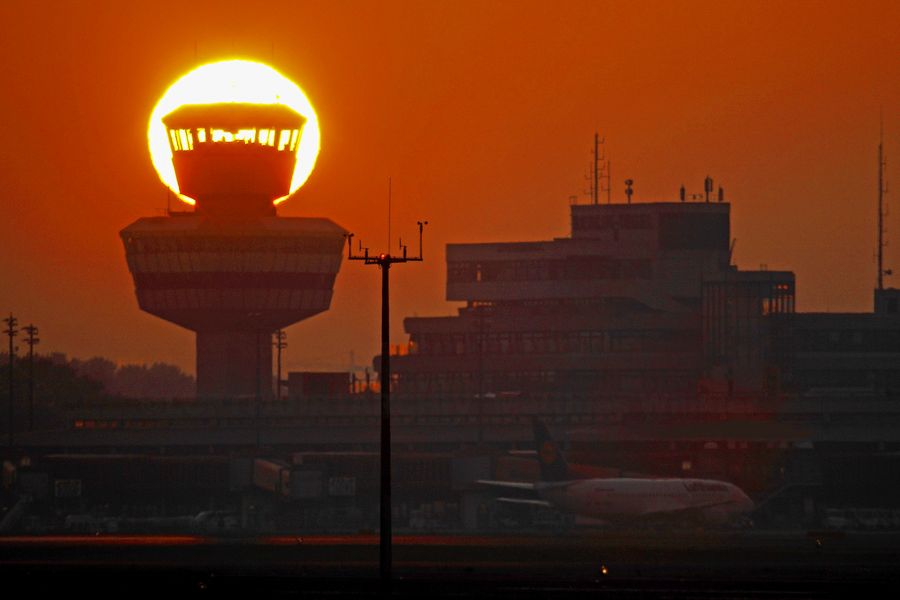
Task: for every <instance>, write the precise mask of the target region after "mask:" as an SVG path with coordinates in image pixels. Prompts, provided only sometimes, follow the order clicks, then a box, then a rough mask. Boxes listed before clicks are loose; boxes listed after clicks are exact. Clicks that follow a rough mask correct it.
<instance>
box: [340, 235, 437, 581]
mask: <svg viewBox="0 0 900 600" xmlns="http://www.w3.org/2000/svg"><path fill="white" fill-rule="evenodd" d="M416 224H417V225H418V226H419V255H418V256H408V255H407V251H406V246H405V245H404V244H403V241H402V240H401V241H400V251H401V256H391V255H390V254H387V253H383V254H379V255H377V256H370V255H369V249H368V248H363V247H362V243H360V244H359V251H361V252H362V254H356V255H354V254H353V234H352V233H348V234H347V236H346V237H347V260H361V261H363V264H366V265H378V266H379V267H381V368H380V369H379V373H378V379H379V383H380V386H381V499H380V517H381V519H380V532H379V544H378V546H379V554H378V557H379V560H378V564H379V571H380V573H381V582H382V584H383V585H385V586H387V585H389V584H390V581H391V571H392V563H393V559H392V537H393V530H392V525H391V347H390V333H391V331H390V330H391V311H390V278H389V277H388V275H389V273H390V268H391V265H392V264H395V263H406V262H422V230H423V229H424V228H425V225H428V221H417V222H416Z"/></svg>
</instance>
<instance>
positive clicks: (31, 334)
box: [22, 323, 41, 431]
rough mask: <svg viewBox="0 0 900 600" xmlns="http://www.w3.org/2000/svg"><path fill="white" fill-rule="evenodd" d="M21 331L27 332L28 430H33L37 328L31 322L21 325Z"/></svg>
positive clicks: (38, 341) (38, 340)
mask: <svg viewBox="0 0 900 600" xmlns="http://www.w3.org/2000/svg"><path fill="white" fill-rule="evenodd" d="M22 331H24V332H25V333H27V334H28V339H27V340H25V341H26V342H27V343H28V431H34V346H35V344H38V343H40V341H41V340H40V339H39V338H38V337H37V334H38V328H37V327H35V326H34V325H33V324H30V323H29V325H28V326H27V327H23V328H22Z"/></svg>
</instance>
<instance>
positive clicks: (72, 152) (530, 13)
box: [0, 0, 900, 371]
mask: <svg viewBox="0 0 900 600" xmlns="http://www.w3.org/2000/svg"><path fill="white" fill-rule="evenodd" d="M898 31H900V2H896V1H886V2H865V1H858V0H855V1H852V2H785V1H777V2H723V1H721V0H720V1H716V2H602V1H591V2H576V1H562V2H560V1H554V2H550V1H545V2H490V1H487V0H482V1H477V2H467V1H459V0H456V1H453V2H437V1H426V0H421V1H415V2H414V1H408V2H396V3H395V2H334V1H328V2H324V1H323V2H297V1H289V2H264V1H261V0H257V1H255V2H252V3H251V2H246V1H234V2H227V1H222V0H216V1H210V2H198V1H191V2H185V1H184V0H179V1H175V2H169V1H163V0H155V1H153V2H138V1H134V2H122V1H111V2H93V1H80V2H76V1H69V2H67V1H62V0H60V1H58V2H46V1H44V2H32V1H24V2H20V1H18V0H13V1H10V0H2V2H0V80H2V82H3V88H2V93H0V111H2V113H0V114H2V115H3V116H2V123H3V134H2V139H3V144H2V148H0V185H2V188H0V189H2V194H3V209H4V211H3V212H4V217H5V218H3V219H2V220H0V249H2V252H0V311H2V312H3V313H4V314H5V313H8V312H9V311H13V312H14V313H15V314H16V316H18V317H19V319H20V321H21V322H22V323H28V322H33V323H35V324H36V325H38V327H40V330H41V336H40V337H41V338H42V340H43V342H42V345H41V346H40V349H41V350H42V351H51V350H52V351H62V352H66V353H68V354H70V355H73V356H81V357H88V356H92V355H98V354H99V355H105V356H108V357H110V358H113V359H116V360H119V361H129V362H131V361H137V362H152V361H156V360H162V361H167V362H173V363H176V364H178V365H180V366H182V367H183V368H185V369H187V370H190V371H193V366H194V347H193V334H192V333H191V332H189V331H187V330H184V329H181V328H179V327H177V326H175V325H172V324H170V323H167V322H165V321H163V320H161V319H158V318H156V317H153V316H150V315H147V314H144V313H142V312H141V311H140V310H138V308H137V302H136V300H135V297H134V291H133V286H132V282H131V278H130V276H129V274H128V270H127V268H126V265H125V258H124V252H123V249H122V245H121V241H120V239H119V237H118V232H119V230H120V229H121V228H123V227H124V226H126V225H128V224H129V223H130V222H132V221H134V220H135V219H137V218H138V217H142V216H151V215H158V214H160V213H161V210H162V209H163V208H164V207H165V202H166V194H165V191H164V190H165V188H164V186H163V185H162V184H161V183H160V182H159V180H158V179H157V177H156V173H155V171H154V170H153V167H152V165H151V163H150V159H149V155H148V152H147V144H146V129H147V119H148V118H149V115H150V111H151V109H152V108H153V106H154V104H155V103H156V101H157V99H158V98H159V97H160V96H161V95H162V93H163V92H164V91H165V89H166V88H167V87H168V86H169V85H170V84H171V83H172V82H173V81H174V80H175V79H177V78H178V77H179V76H180V75H182V74H184V73H185V72H187V71H189V70H191V69H192V68H194V67H195V66H198V65H200V64H202V63H205V62H211V61H216V60H221V59H226V58H248V59H253V60H259V61H264V62H267V63H269V64H271V65H272V66H274V67H275V68H277V69H278V70H280V71H281V72H282V73H284V74H285V75H287V76H289V77H290V78H292V79H293V80H294V81H295V82H297V83H298V84H299V85H300V86H301V87H303V89H304V90H305V91H306V93H307V95H308V96H309V98H310V100H311V101H312V102H313V104H314V106H315V107H316V109H317V112H318V114H319V118H320V125H321V131H322V151H321V154H320V155H319V162H318V164H317V167H316V170H315V171H314V172H313V175H312V177H311V178H310V180H309V182H308V183H307V185H306V186H305V187H303V188H302V189H301V190H300V191H299V193H298V194H297V195H296V196H295V197H293V198H292V199H291V200H289V201H288V202H287V203H285V204H283V205H282V207H281V209H280V213H281V214H282V215H288V216H325V217H329V218H331V219H333V220H334V221H335V222H337V223H338V224H340V225H342V226H343V227H345V228H346V229H349V230H351V231H353V232H355V233H356V234H357V237H358V239H361V240H363V241H364V242H365V243H367V245H369V246H370V247H371V248H372V249H373V250H376V249H380V248H381V247H383V245H384V244H385V236H386V203H387V179H388V176H389V175H390V176H391V177H392V178H393V189H394V202H393V204H394V220H393V222H394V226H393V230H394V232H395V233H397V234H405V237H409V238H410V239H411V238H412V234H413V232H414V227H415V221H416V220H419V219H427V220H428V221H430V222H431V225H430V226H429V228H428V230H427V235H426V248H425V250H426V259H427V260H426V262H425V263H424V264H411V265H406V266H401V267H398V268H396V269H395V270H394V271H392V274H393V275H392V284H393V292H394V303H393V309H394V310H393V317H394V321H393V322H394V328H393V336H394V340H393V341H394V342H401V341H404V339H405V336H404V335H403V333H402V318H403V317H404V316H409V315H413V314H418V315H437V314H450V313H453V312H455V310H456V307H455V306H454V305H451V304H448V303H446V302H445V301H444V300H443V298H444V278H445V274H446V269H445V264H444V246H445V244H446V243H448V242H462V241H493V240H532V239H549V238H552V237H559V236H564V235H567V234H568V203H569V196H571V195H574V194H583V193H584V191H585V189H586V182H585V180H584V176H585V173H586V171H587V169H588V165H589V150H590V148H591V144H592V136H593V132H594V131H595V129H599V130H600V131H601V132H602V133H603V134H604V135H605V136H606V139H607V152H608V154H609V155H610V157H611V160H612V175H613V189H614V194H613V201H614V202H622V201H624V194H623V190H624V185H623V184H622V181H623V180H624V179H626V178H633V179H634V180H635V184H634V188H635V196H634V200H635V201H638V202H640V201H651V200H674V199H676V198H677V193H678V187H679V186H680V185H681V184H682V183H684V184H686V186H687V187H688V191H689V192H691V191H700V190H702V180H703V178H704V176H706V175H707V174H709V175H711V176H712V177H713V178H714V179H715V181H716V185H719V184H722V185H724V187H725V190H726V196H727V199H728V200H729V201H730V202H732V203H733V207H732V215H733V216H732V231H733V235H734V236H735V237H736V238H737V245H736V250H735V258H736V261H737V263H738V265H740V266H741V267H743V268H757V267H759V265H760V264H766V265H768V267H769V268H771V269H792V270H794V271H795V272H796V274H797V281H798V308H799V310H804V311H812V310H831V311H863V310H869V309H870V306H871V296H872V288H873V285H874V281H875V263H874V258H873V257H874V250H875V216H876V211H875V198H876V188H877V184H876V176H877V160H876V150H877V143H878V114H879V108H880V107H881V108H883V111H884V121H885V147H886V151H887V153H888V161H889V162H888V171H887V173H888V178H889V180H890V181H893V182H900V141H898V140H900V120H898V118H897V117H898V108H900V33H898ZM898 185H900V183H898ZM896 195H897V194H894V193H892V194H889V195H888V199H889V200H893V198H894V197H895V196H896ZM888 228H889V234H888V239H889V240H891V241H892V242H894V243H892V244H891V245H890V246H889V247H888V251H887V257H888V259H887V266H889V267H890V266H893V267H895V268H896V270H897V272H898V274H900V218H898V216H897V214H896V213H894V214H891V216H890V217H889V218H888ZM395 243H396V241H395ZM898 276H900V275H898ZM887 281H888V282H889V283H891V282H893V283H895V284H898V285H900V282H898V281H897V278H894V279H890V278H889V279H888V280H887ZM378 285H379V274H378V271H377V269H376V268H372V267H363V266H361V265H360V264H359V263H349V264H348V263H344V265H343V266H342V269H341V273H340V274H339V275H338V279H337V284H336V288H335V296H334V301H333V303H332V308H331V310H330V311H329V312H328V313H325V314H322V315H319V316H317V317H314V318H313V319H311V320H309V321H306V322H303V323H300V324H298V325H295V326H293V327H291V328H290V329H289V330H288V334H289V339H288V343H289V348H288V350H287V354H286V365H287V368H288V369H302V368H307V369H324V368H342V367H344V368H345V367H346V366H347V364H348V361H349V357H350V352H351V351H354V352H355V356H356V362H357V363H359V364H366V363H369V362H370V360H371V357H372V355H373V354H374V353H375V351H376V349H377V343H378V333H379V325H378V295H377V294H378Z"/></svg>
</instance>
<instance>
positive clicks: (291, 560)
mask: <svg viewBox="0 0 900 600" xmlns="http://www.w3.org/2000/svg"><path fill="white" fill-rule="evenodd" d="M394 575H395V580H396V581H395V583H394V593H395V595H400V596H404V595H416V594H418V593H421V592H427V593H428V595H431V596H433V597H445V596H447V597H449V596H454V595H459V594H462V595H466V596H468V595H471V594H473V593H478V594H480V593H482V592H485V593H489V594H490V595H492V596H494V597H512V596H515V597H522V595H523V594H525V595H526V596H527V595H528V594H532V593H533V594H536V596H535V597H547V596H556V595H561V596H573V595H574V596H577V595H580V594H582V593H584V594H595V593H597V592H601V591H604V592H616V593H617V594H625V595H628V594H630V593H640V594H641V595H642V597H647V596H649V597H695V596H692V595H691V594H693V593H694V592H699V591H701V590H702V591H703V597H705V598H708V597H723V598H724V597H729V598H733V597H760V595H762V596H766V597H785V596H786V595H790V596H791V597H836V596H835V594H839V595H843V593H848V594H853V595H857V594H859V593H861V592H863V591H864V590H876V589H882V588H884V587H885V586H888V587H893V588H894V589H896V586H897V584H898V582H900V533H868V534H867V533H846V534H838V533H815V532H797V533H778V532H759V531H749V532H715V533H679V534H654V533H649V532H630V533H629V532H616V533H604V532H592V533H591V534H590V535H586V534H585V535H581V534H579V535H572V534H568V535H559V536H449V535H421V536H403V535H401V536H396V537H395V538H394ZM0 576H2V577H3V580H5V581H7V582H9V581H15V582H17V583H18V584H21V585H24V586H26V588H32V589H35V590H40V591H44V592H50V593H55V592H62V591H64V590H71V586H72V585H80V584H84V583H86V582H90V583H89V585H91V587H92V589H94V590H97V591H101V592H102V591H104V589H105V588H104V585H108V590H107V591H111V592H113V591H116V592H118V593H122V592H124V591H125V590H124V589H122V587H121V586H125V588H127V591H128V593H132V594H133V593H137V592H148V593H149V592H150V591H151V590H153V591H154V594H159V593H167V592H168V591H169V590H178V591H179V592H182V593H187V594H190V593H194V592H197V593H200V592H202V593H203V594H207V595H208V594H213V595H216V593H217V590H218V591H220V592H222V593H231V592H233V591H235V590H237V589H238V588H240V587H241V585H250V584H251V583H252V585H254V586H257V587H258V588H259V589H263V590H267V591H273V590H274V588H273V587H272V586H276V587H278V588H279V589H281V588H282V587H283V588H284V592H285V593H287V594H288V595H290V594H291V593H293V592H295V591H302V592H303V593H304V594H306V595H310V594H311V595H313V596H318V595H333V594H338V595H341V594H345V595H350V596H366V595H371V594H376V592H377V591H378V590H379V588H378V585H377V576H378V538H377V536H372V535H334V536H264V537H248V538H223V537H218V538H216V537H203V536H177V535H176V536H165V535H158V536H147V535H135V536H129V535H96V536H47V537H21V536H19V537H5V538H0ZM98 584H101V585H98ZM157 588H160V589H157ZM254 589H256V588H254ZM891 595H893V594H891ZM157 597H158V596H157Z"/></svg>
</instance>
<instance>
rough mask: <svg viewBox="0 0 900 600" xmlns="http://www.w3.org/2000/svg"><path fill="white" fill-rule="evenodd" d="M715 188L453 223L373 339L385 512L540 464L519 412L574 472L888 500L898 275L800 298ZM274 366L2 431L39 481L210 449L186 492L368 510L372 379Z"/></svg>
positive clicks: (780, 495)
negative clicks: (420, 282) (871, 295)
mask: <svg viewBox="0 0 900 600" xmlns="http://www.w3.org/2000/svg"><path fill="white" fill-rule="evenodd" d="M719 200H720V201H685V200H681V201H678V200H676V201H666V202H649V203H628V204H599V203H597V204H574V205H572V206H571V235H570V236H569V237H564V238H557V239H552V240H548V241H537V242H516V243H478V244H450V245H449V246H448V248H447V266H446V269H447V299H448V300H450V301H456V302H463V303H464V304H463V305H462V306H461V307H460V308H459V309H458V313H457V314H455V315H452V316H442V317H410V318H406V319H405V321H404V325H405V329H406V332H407V333H408V334H409V340H408V343H406V344H402V345H400V346H397V347H395V348H394V349H393V351H394V352H395V353H396V355H394V356H392V358H391V362H392V371H393V374H392V381H391V387H392V393H393V396H392V402H393V406H392V414H393V440H394V443H395V458H396V461H397V462H396V463H395V481H396V482H397V485H398V492H397V493H396V495H395V498H396V501H397V502H398V506H399V507H401V508H396V510H397V511H399V512H398V515H397V519H399V520H398V521H397V524H398V526H400V527H401V528H403V527H411V528H415V527H417V526H420V528H424V529H428V528H445V529H453V528H457V529H479V528H483V527H486V526H488V525H490V524H494V525H496V523H497V521H496V520H495V513H494V508H493V505H492V504H491V496H490V494H488V493H487V492H486V491H485V490H481V489H478V488H477V486H475V485H474V484H473V481H474V480H476V479H478V478H497V479H523V478H525V479H528V478H531V479H534V478H535V477H536V476H537V472H536V469H535V466H534V464H533V461H532V460H530V459H529V458H526V457H522V456H510V455H509V451H511V450H517V451H521V450H529V449H531V448H532V447H533V441H532V428H531V424H532V420H533V419H534V417H540V418H542V419H544V420H545V421H546V422H547V423H548V424H549V426H550V428H551V430H552V431H553V432H554V434H555V435H556V436H557V437H559V438H560V439H561V440H563V441H564V443H565V446H566V448H567V451H568V453H569V461H570V463H577V464H580V465H585V469H586V471H585V472H587V473H590V474H594V475H603V474H615V475H619V474H628V473H639V474H649V475H655V476H662V477H678V476H685V477H686V476H691V477H707V478H716V479H723V480H728V481H732V482H734V483H736V484H737V485H739V486H741V487H742V488H743V489H745V490H746V491H747V493H748V494H750V495H751V496H752V497H753V498H754V499H755V500H757V502H758V503H759V504H761V510H763V511H764V512H765V515H764V516H766V517H767V518H769V519H770V520H771V521H772V522H773V523H776V524H782V525H784V524H787V523H794V524H797V523H804V524H812V523H816V522H818V521H820V520H821V519H822V517H823V514H824V512H823V511H825V510H829V509H832V508H841V507H866V506H869V505H871V504H872V502H874V500H873V499H872V498H873V494H874V493H875V491H877V494H876V496H877V502H876V504H877V505H878V506H877V507H875V508H883V509H893V508H897V509H900V478H898V476H897V474H898V473H900V460H898V458H897V456H900V312H898V300H900V291H898V290H894V289H882V290H877V291H876V293H875V302H874V310H873V312H871V313H860V314H837V313H798V312H796V309H795V297H796V282H795V277H794V274H793V273H792V272H788V271H766V270H758V271H744V270H741V269H739V268H737V267H736V266H735V265H734V264H733V260H732V247H733V246H732V241H731V240H732V237H731V232H730V208H731V206H730V204H729V203H726V202H724V201H721V196H720V197H719ZM379 364H380V361H379V360H378V358H377V357H376V358H375V360H374V369H375V370H376V371H377V370H378V368H379ZM341 380H343V381H344V382H345V383H344V385H341V383H340V382H341ZM288 381H289V385H288V389H289V394H288V395H287V397H278V396H280V395H273V394H269V393H267V394H262V395H261V398H259V399H257V398H253V397H246V396H244V397H240V396H236V397H227V396H226V397H220V398H211V397H204V398H201V399H197V400H194V401H145V402H136V401H127V402H126V401H121V402H114V403H108V404H105V405H100V406H81V407H73V408H72V409H71V412H70V414H69V418H68V423H69V427H68V429H66V430H65V431H56V432H33V433H29V434H22V435H21V436H19V439H20V443H21V444H22V447H23V451H24V452H25V453H27V454H30V455H31V456H33V457H34V459H33V463H32V464H34V465H35V468H36V469H37V468H38V467H39V466H40V465H42V464H43V465H47V467H46V469H45V471H46V472H47V473H48V475H47V482H48V484H47V485H48V486H50V487H48V490H49V492H48V495H49V496H53V493H54V491H53V487H52V482H53V481H55V480H66V481H68V480H76V479H77V480H82V481H84V482H87V481H89V480H90V481H94V480H95V479H98V478H97V477H93V478H92V477H89V476H88V475H77V473H79V472H84V473H90V472H92V471H91V469H93V468H95V466H96V465H97V464H99V463H98V462H97V461H101V462H102V461H103V460H106V461H114V460H118V459H114V458H112V457H113V455H123V454H128V455H135V456H141V457H144V458H142V459H141V460H143V461H144V462H142V463H140V464H142V465H144V466H143V467H141V468H147V469H151V471H152V473H156V475H153V476H154V477H159V478H161V479H165V478H166V477H167V476H166V475H164V474H163V473H165V471H164V468H169V469H174V470H175V471H177V472H179V473H180V472H181V471H185V473H190V472H192V471H190V469H192V468H197V467H196V465H197V464H198V463H197V461H201V462H202V461H214V462H215V465H216V467H215V469H214V470H213V472H214V473H217V474H218V475H216V476H215V477H214V478H213V479H212V480H211V479H209V478H208V477H207V478H198V477H192V476H189V475H180V476H179V477H181V480H183V481H184V482H185V485H186V486H188V487H191V489H194V488H196V487H197V486H198V485H201V483H202V486H206V487H201V489H199V490H195V491H196V494H194V495H192V496H191V498H194V500H192V502H193V504H192V503H190V502H187V500H186V503H187V504H189V505H190V506H198V504H197V503H198V502H199V506H203V505H204V503H205V504H206V505H208V504H210V503H212V504H218V505H223V504H227V505H229V506H232V507H236V508H235V510H236V511H238V512H239V513H240V514H241V521H242V523H244V524H245V525H247V526H251V525H252V522H253V519H254V518H255V517H254V516H253V515H252V514H250V513H248V510H249V509H248V508H247V507H248V506H254V507H260V506H267V507H268V508H267V509H266V510H269V512H270V513H271V514H272V515H276V514H277V515H280V517H278V518H281V519H282V521H279V522H290V523H294V525H295V526H296V527H298V528H300V529H303V528H304V527H307V528H308V527H310V526H311V525H310V523H311V522H316V523H319V524H320V525H321V524H323V523H330V522H332V521H329V520H328V519H326V518H325V517H321V518H320V517H311V516H310V515H320V513H322V511H326V509H327V510H332V508H328V507H335V506H338V507H343V508H341V510H340V511H338V513H339V514H338V515H337V516H333V517H332V518H333V522H335V523H336V522H340V521H341V519H342V518H346V515H347V514H350V513H352V514H354V515H356V516H355V517H354V518H355V519H356V521H354V523H356V522H358V523H361V524H363V525H366V524H371V523H373V522H374V521H373V520H372V518H373V516H374V515H375V514H376V512H377V511H374V509H373V506H374V504H373V503H375V502H377V498H376V494H374V492H373V489H374V488H373V486H374V481H373V480H372V474H373V473H374V471H375V469H374V467H373V465H374V464H375V463H374V462H373V461H374V460H375V458H377V457H376V455H375V452H376V451H377V448H378V433H379V426H378V414H379V412H378V411H379V403H378V393H377V390H376V389H374V386H372V385H366V384H364V383H362V382H361V381H359V380H358V379H357V378H355V377H353V376H352V375H351V374H349V373H347V374H345V375H344V376H341V375H339V374H330V375H327V376H325V375H319V376H317V375H316V374H305V375H304V374H292V376H291V377H290V378H289V379H288ZM61 455H62V456H65V457H66V458H61ZM87 455H90V456H91V458H90V459H89V460H90V461H95V462H93V463H91V464H90V465H87V466H83V467H78V468H76V467H75V466H73V464H74V463H78V462H79V459H78V456H87ZM97 455H106V456H107V458H105V459H100V458H97ZM42 456H43V457H44V459H42V458H41V457H42ZM163 457H165V458H164V459H163ZM179 457H180V458H179ZM214 457H215V458H214ZM220 457H225V458H224V459H222V458H220ZM87 460H88V459H87V458H85V459H84V460H83V461H82V462H84V461H87ZM123 460H124V459H123ZM73 461H74V462H73ZM179 461H182V462H183V464H181V463H179ZM135 464H137V463H135ZM54 465H56V466H54ZM59 465H65V469H63V468H62V467H60V466H59ZM147 465H153V466H152V467H151V466H147ZM54 469H58V470H59V473H60V475H59V476H56V475H54ZM66 469H67V470H68V471H66ZM79 469H82V471H79ZM161 469H163V470H161ZM64 471H65V472H66V473H69V474H68V475H66V474H65V473H64ZM72 473H74V474H72ZM99 479H102V478H99ZM84 485H85V486H86V487H84V488H82V489H83V494H84V495H85V497H86V496H87V495H88V493H89V490H88V487H90V486H88V484H87V483H85V484H84ZM91 485H94V486H99V487H101V488H102V486H103V485H104V484H102V483H94V484H91ZM136 485H137V484H136ZM97 489H99V488H97ZM864 495H865V496H864ZM204 498H206V500H204ZM335 510H336V509H335ZM341 511H343V512H341ZM354 511H355V512H354ZM404 511H405V512H404ZM332 512H333V510H332ZM329 514H331V513H329ZM286 515H287V516H286ZM273 519H274V517H273ZM292 519H293V520H292ZM317 519H318V520H317ZM323 519H324V520H323ZM271 522H274V521H269V523H271ZM416 524H418V525H416ZM326 528H327V526H326Z"/></svg>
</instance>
